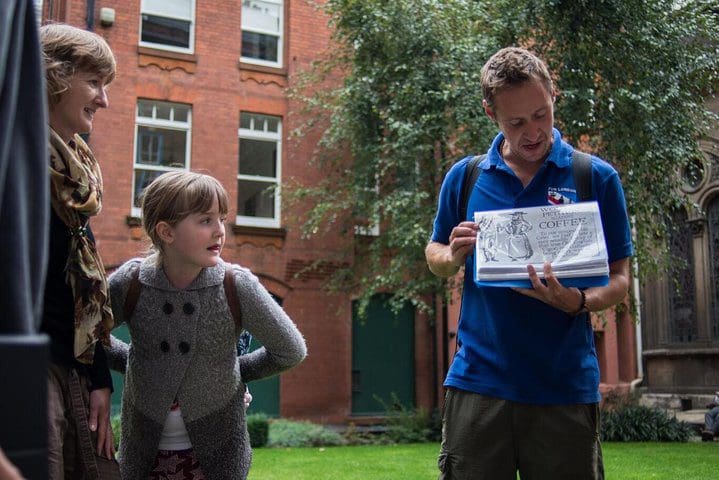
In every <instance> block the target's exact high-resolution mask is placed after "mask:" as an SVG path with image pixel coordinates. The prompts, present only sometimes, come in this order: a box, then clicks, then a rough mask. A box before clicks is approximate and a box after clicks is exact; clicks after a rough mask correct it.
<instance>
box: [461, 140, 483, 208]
mask: <svg viewBox="0 0 719 480" xmlns="http://www.w3.org/2000/svg"><path fill="white" fill-rule="evenodd" d="M486 156H487V154H486V153H485V154H482V155H475V156H474V157H472V159H471V160H470V161H468V162H467V167H466V168H465V170H464V179H463V180H462V193H461V194H460V197H459V221H460V222H464V221H465V220H466V218H467V207H468V205H469V196H470V195H471V194H472V189H473V188H474V184H475V183H477V179H478V178H479V174H480V173H482V172H481V169H480V168H479V162H481V161H482V160H484V159H485V157H486Z"/></svg>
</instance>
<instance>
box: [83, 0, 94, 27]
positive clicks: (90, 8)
mask: <svg viewBox="0 0 719 480" xmlns="http://www.w3.org/2000/svg"><path fill="white" fill-rule="evenodd" d="M86 12H87V15H86V17H85V23H87V29H88V30H90V31H91V32H92V31H94V30H95V0H87V8H86Z"/></svg>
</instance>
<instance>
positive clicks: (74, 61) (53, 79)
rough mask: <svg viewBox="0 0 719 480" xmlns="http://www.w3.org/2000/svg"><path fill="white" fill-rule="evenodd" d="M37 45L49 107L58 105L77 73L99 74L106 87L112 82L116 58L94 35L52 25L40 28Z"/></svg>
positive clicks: (100, 38)
mask: <svg viewBox="0 0 719 480" xmlns="http://www.w3.org/2000/svg"><path fill="white" fill-rule="evenodd" d="M40 44H41V46H42V58H43V62H44V63H45V80H46V81H47V98H48V102H50V106H54V105H57V103H58V102H59V101H60V96H61V95H62V94H63V93H65V92H66V91H67V90H68V89H69V88H70V82H71V81H72V77H73V76H74V75H75V74H76V73H78V72H89V73H96V74H99V75H100V76H101V77H102V78H103V80H104V83H105V85H107V84H109V83H110V82H112V80H113V79H114V78H115V67H116V65H115V56H114V55H113V53H112V50H110V46H109V45H108V44H107V42H106V41H105V39H104V38H102V37H101V36H100V35H98V34H96V33H93V32H88V31H87V30H83V29H81V28H77V27H73V26H71V25H65V24H62V23H52V24H48V25H43V26H42V27H40Z"/></svg>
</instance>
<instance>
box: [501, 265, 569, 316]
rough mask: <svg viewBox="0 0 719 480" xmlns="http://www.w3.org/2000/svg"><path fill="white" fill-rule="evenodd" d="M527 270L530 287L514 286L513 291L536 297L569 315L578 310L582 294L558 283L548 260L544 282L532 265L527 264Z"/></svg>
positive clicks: (545, 266)
mask: <svg viewBox="0 0 719 480" xmlns="http://www.w3.org/2000/svg"><path fill="white" fill-rule="evenodd" d="M527 272H528V273H529V281H530V282H531V283H532V288H514V289H513V290H514V291H516V292H519V293H521V294H523V295H526V296H528V297H532V298H536V299H537V300H540V301H542V302H544V303H546V304H547V305H551V306H552V307H554V308H556V309H559V310H561V311H563V312H565V313H568V314H570V315H571V314H574V313H576V312H578V311H579V307H580V305H581V304H582V294H581V293H580V292H579V289H578V288H574V287H570V288H567V287H565V286H564V285H562V284H561V283H559V280H558V279H557V277H556V276H555V275H554V272H552V265H551V264H550V263H549V262H545V264H544V281H545V282H546V284H545V283H542V281H541V280H540V279H539V276H538V275H537V271H536V270H535V269H534V267H533V266H532V265H527Z"/></svg>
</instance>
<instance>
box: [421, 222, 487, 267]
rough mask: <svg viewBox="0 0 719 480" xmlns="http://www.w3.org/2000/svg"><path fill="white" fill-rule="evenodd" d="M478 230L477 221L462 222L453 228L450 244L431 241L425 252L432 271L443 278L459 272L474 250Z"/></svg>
mask: <svg viewBox="0 0 719 480" xmlns="http://www.w3.org/2000/svg"><path fill="white" fill-rule="evenodd" d="M478 231H479V226H478V225H477V224H476V223H475V222H462V223H460V224H459V225H457V226H456V227H454V228H453V229H452V232H451V233H450V234H449V244H448V245H445V244H443V243H439V242H430V243H429V245H427V248H425V251H424V253H425V257H426V258H427V265H429V269H430V270H431V271H432V273H434V274H435V275H437V276H438V277H443V278H446V277H451V276H452V275H454V274H455V273H457V272H458V271H459V269H460V268H461V267H462V265H464V262H465V260H466V259H467V255H469V254H470V253H471V252H472V249H473V248H474V243H475V242H476V240H477V232H478Z"/></svg>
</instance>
